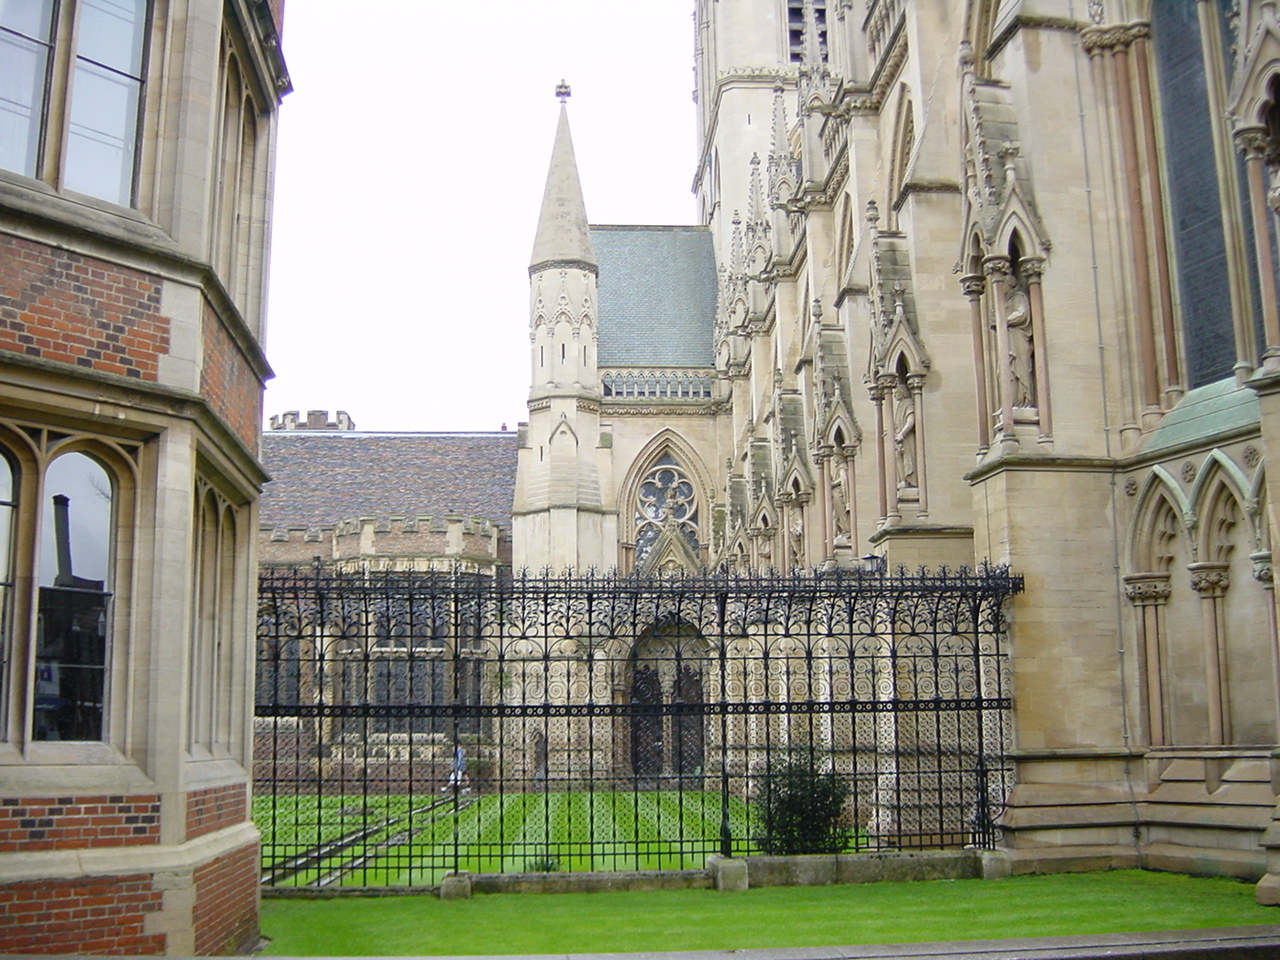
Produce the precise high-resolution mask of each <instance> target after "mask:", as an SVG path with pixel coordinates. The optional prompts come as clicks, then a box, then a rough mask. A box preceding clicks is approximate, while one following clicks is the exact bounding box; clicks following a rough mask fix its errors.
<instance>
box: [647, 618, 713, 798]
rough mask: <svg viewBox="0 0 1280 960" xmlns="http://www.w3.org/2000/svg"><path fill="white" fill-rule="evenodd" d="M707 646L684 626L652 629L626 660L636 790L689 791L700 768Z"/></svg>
mask: <svg viewBox="0 0 1280 960" xmlns="http://www.w3.org/2000/svg"><path fill="white" fill-rule="evenodd" d="M707 651H708V646H707V642H706V641H705V640H704V639H703V638H702V637H701V636H700V635H699V634H698V632H697V631H696V630H695V629H693V627H691V626H689V625H688V624H686V623H683V622H678V623H673V624H667V625H661V626H654V627H651V628H650V629H648V630H646V631H645V632H644V633H643V634H642V635H641V636H640V639H639V640H638V641H637V642H636V645H635V649H634V650H633V651H632V655H631V694H630V698H629V699H630V702H631V707H632V714H631V773H632V776H633V777H635V779H636V781H637V783H638V784H639V785H640V788H641V789H650V790H660V789H683V788H694V787H695V785H694V784H693V783H691V782H690V781H691V780H692V779H694V778H700V777H701V776H702V773H703V767H704V765H705V762H706V731H705V724H704V718H703V711H702V703H703V665H704V663H705V661H706V657H707Z"/></svg>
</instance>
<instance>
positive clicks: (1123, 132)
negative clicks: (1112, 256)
mask: <svg viewBox="0 0 1280 960" xmlns="http://www.w3.org/2000/svg"><path fill="white" fill-rule="evenodd" d="M1128 43H1129V36H1128V35H1127V34H1124V35H1118V36H1116V37H1115V48H1114V51H1113V53H1112V58H1113V60H1114V61H1115V68H1116V105H1117V107H1118V108H1119V113H1120V146H1121V152H1122V154H1123V156H1124V187H1125V196H1126V199H1127V200H1128V206H1129V216H1128V220H1129V233H1130V236H1131V238H1132V240H1133V247H1132V250H1133V276H1134V292H1135V294H1136V295H1137V307H1138V356H1139V362H1140V369H1141V371H1142V402H1143V406H1144V407H1145V408H1146V409H1148V410H1158V409H1159V408H1160V378H1159V374H1158V373H1157V370H1156V334H1155V323H1154V322H1153V318H1152V311H1151V254H1150V250H1149V248H1148V246H1147V220H1146V207H1145V205H1144V203H1143V199H1142V180H1141V173H1140V162H1139V157H1138V134H1137V128H1136V126H1135V124H1134V119H1133V90H1132V86H1131V84H1130V77H1131V73H1130V71H1131V69H1132V68H1131V67H1130V65H1129V46H1128Z"/></svg>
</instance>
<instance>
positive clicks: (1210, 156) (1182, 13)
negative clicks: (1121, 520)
mask: <svg viewBox="0 0 1280 960" xmlns="http://www.w3.org/2000/svg"><path fill="white" fill-rule="evenodd" d="M1196 7H1197V3H1196V0H1161V2H1160V3H1157V4H1154V5H1153V7H1152V12H1151V29H1152V34H1153V36H1154V38H1155V49H1156V66H1157V69H1158V72H1159V86H1160V102H1161V107H1162V109H1163V113H1164V141H1165V143H1164V146H1165V155H1166V157H1167V161H1166V171H1167V174H1168V177H1169V214H1170V217H1169V219H1170V222H1171V225H1172V228H1173V246H1174V250H1175V255H1176V259H1177V269H1178V292H1179V295H1180V299H1181V301H1182V330H1183V340H1184V342H1185V346H1186V357H1187V374H1188V380H1189V386H1191V387H1193V388H1194V387H1200V386H1204V385H1205V384H1206V383H1212V382H1213V381H1214V380H1220V379H1222V378H1223V377H1226V376H1230V374H1231V371H1232V367H1233V366H1234V364H1235V335H1234V333H1233V331H1232V326H1231V309H1230V305H1231V291H1230V289H1229V286H1228V279H1227V249H1226V237H1225V234H1224V228H1223V222H1222V208H1221V198H1220V196H1219V192H1218V190H1216V189H1214V188H1213V185H1215V184H1217V183H1219V182H1220V178H1219V176H1218V168H1217V161H1216V159H1215V157H1214V148H1213V129H1212V127H1211V126H1210V119H1209V93H1208V87H1207V82H1206V75H1205V62H1204V49H1203V47H1202V46H1201V37H1200V19H1199V14H1198V13H1197V10H1196ZM1206 186H1207V187H1209V189H1206Z"/></svg>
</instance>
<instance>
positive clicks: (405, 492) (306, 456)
mask: <svg viewBox="0 0 1280 960" xmlns="http://www.w3.org/2000/svg"><path fill="white" fill-rule="evenodd" d="M516 437H517V434H516V433H515V431H511V432H504V433H363V432H358V431H347V430H325V431H319V430H316V431H305V430H296V431H295V430H287V431H286V430H277V431H271V430H269V431H266V432H265V433H263V435H262V462H263V464H264V465H265V466H266V468H267V472H268V473H269V474H270V475H271V476H272V478H273V479H272V480H271V482H270V483H268V484H267V485H266V487H265V489H264V490H263V493H262V500H261V507H260V514H259V516H260V519H261V522H262V523H263V524H264V525H267V526H276V525H281V524H308V525H309V524H327V523H336V522H338V521H340V520H347V519H354V518H356V517H385V516H405V515H410V516H433V517H434V516H461V517H476V518H479V519H483V520H490V521H493V522H495V523H499V524H501V525H502V526H503V527H504V528H509V527H510V523H511V507H512V504H513V502H514V498H515V486H516V444H517V439H516Z"/></svg>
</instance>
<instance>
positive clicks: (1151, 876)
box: [262, 870, 1280, 956]
mask: <svg viewBox="0 0 1280 960" xmlns="http://www.w3.org/2000/svg"><path fill="white" fill-rule="evenodd" d="M1267 923H1280V908H1276V907H1260V906H1258V905H1257V904H1256V903H1254V900H1253V886H1252V884H1247V883H1241V882H1239V881H1235V880H1228V879H1221V878H1209V879H1206V878H1193V877H1184V876H1181V875H1178V874H1168V873H1145V872H1142V871H1137V870H1128V871H1117V872H1113V873H1083V874H1058V875H1055V876H1038V877H1010V878H1008V879H1005V880H959V881H929V882H919V883H876V884H861V885H855V886H841V887H772V888H761V889H755V890H748V891H746V892H745V893H716V892H715V891H708V890H680V891H662V892H649V893H595V894H502V895H492V896H476V897H475V898H473V899H471V900H452V901H441V900H437V899H436V898H435V897H431V896H415V897H380V898H360V897H356V898H351V897H339V898H334V899H329V900H264V901H263V904H262V928H263V932H264V934H265V935H266V936H268V937H270V938H271V943H270V945H269V946H268V948H267V949H266V951H265V953H267V954H269V955H282V954H292V955H295V956H319V955H328V956H377V955H381V956H404V955H413V954H416V955H436V956H444V955H456V954H473V955H474V954H509V953H524V954H548V953H606V952H626V951H653V950H729V949H749V948H753V947H805V946H832V945H846V944H862V943H909V942H916V943H918V942H925V941H931V940H987V939H1003V938H1010V937H1043V936H1070V935H1079V934H1095V933H1131V932H1137V931H1142V930H1166V929H1192V928H1205V927H1227V926H1242V925H1250V924H1267Z"/></svg>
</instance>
